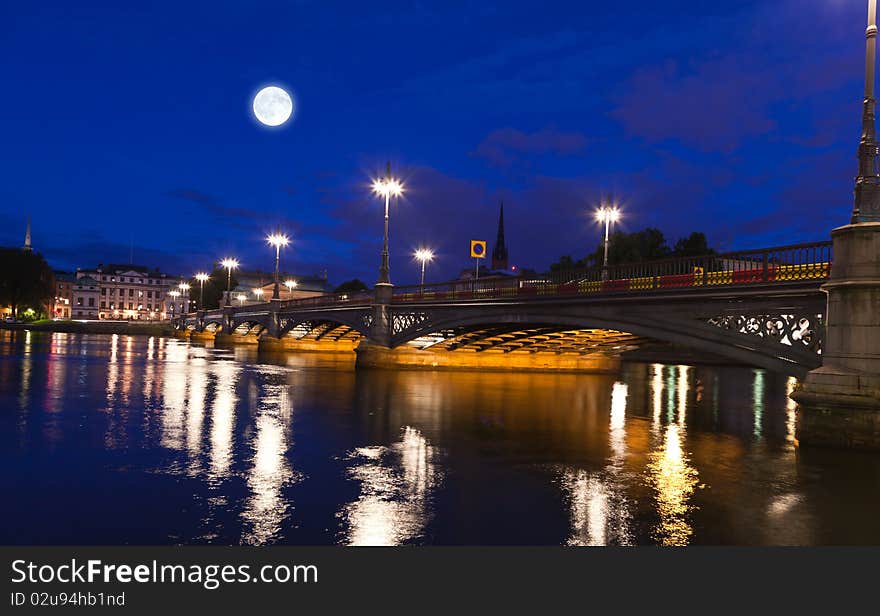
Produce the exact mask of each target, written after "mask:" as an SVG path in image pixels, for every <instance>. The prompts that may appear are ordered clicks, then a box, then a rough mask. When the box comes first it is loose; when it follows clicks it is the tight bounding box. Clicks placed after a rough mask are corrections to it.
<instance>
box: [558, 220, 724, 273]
mask: <svg viewBox="0 0 880 616" xmlns="http://www.w3.org/2000/svg"><path fill="white" fill-rule="evenodd" d="M710 254H715V251H714V250H712V248H710V247H709V242H708V241H707V240H706V235H705V234H703V233H700V232H698V231H694V232H693V233H691V234H690V235H689V236H688V237H685V238H681V239H679V240H678V241H677V242H675V247H674V248H672V249H670V248H669V245H668V244H667V243H666V238H665V237H664V236H663V232H662V231H660V230H659V229H654V228H648V229H643V230H642V231H636V232H635V233H624V232H623V231H615V232H613V233H612V234H611V235H610V236H609V238H608V263H609V264H610V265H616V264H619V263H639V262H642V261H654V260H656V259H665V258H667V257H698V256H702V255H710ZM604 260H605V246H604V244H603V243H601V242H600V243H599V245H598V246H597V247H596V250H594V251H593V252H592V253H590V254H588V255H587V256H586V257H584V258H583V259H578V260H577V261H575V260H574V259H572V258H571V256H570V255H564V256H562V257H560V258H559V260H558V261H556V262H555V263H551V264H550V271H551V272H559V271H565V270H572V269H584V268H588V267H601V265H602V263H603V262H604Z"/></svg>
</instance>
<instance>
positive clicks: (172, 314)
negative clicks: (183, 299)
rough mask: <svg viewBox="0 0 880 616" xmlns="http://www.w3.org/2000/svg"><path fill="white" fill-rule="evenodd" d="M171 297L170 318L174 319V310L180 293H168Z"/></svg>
mask: <svg viewBox="0 0 880 616" xmlns="http://www.w3.org/2000/svg"><path fill="white" fill-rule="evenodd" d="M168 295H170V296H171V298H172V299H171V318H172V319H173V318H174V309H175V308H176V307H177V298H178V297H180V291H168Z"/></svg>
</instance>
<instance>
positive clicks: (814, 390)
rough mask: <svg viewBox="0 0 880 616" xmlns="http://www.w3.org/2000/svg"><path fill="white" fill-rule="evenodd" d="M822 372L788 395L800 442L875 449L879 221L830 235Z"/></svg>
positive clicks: (879, 432) (879, 397) (879, 367)
mask: <svg viewBox="0 0 880 616" xmlns="http://www.w3.org/2000/svg"><path fill="white" fill-rule="evenodd" d="M831 237H832V239H833V240H834V262H833V264H832V266H831V278H830V280H829V281H828V282H827V283H826V284H824V285H823V286H822V290H823V291H825V292H826V293H827V294H828V309H827V312H826V322H827V333H826V336H825V345H824V347H823V351H822V367H820V368H817V369H816V370H813V371H812V372H810V373H809V374H808V375H807V378H806V380H805V381H804V383H803V385H802V386H801V387H800V389H799V390H798V391H796V392H794V393H793V394H792V397H793V398H794V399H795V400H796V401H797V402H798V405H799V409H798V423H797V438H798V441H799V442H800V443H802V444H804V445H830V446H836V447H851V448H857V449H876V450H880V223H877V222H863V223H858V224H852V225H846V226H844V227H840V228H838V229H835V230H834V231H832V233H831Z"/></svg>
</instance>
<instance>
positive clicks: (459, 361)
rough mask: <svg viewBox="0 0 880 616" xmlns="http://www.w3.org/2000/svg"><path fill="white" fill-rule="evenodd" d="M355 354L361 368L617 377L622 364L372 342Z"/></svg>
mask: <svg viewBox="0 0 880 616" xmlns="http://www.w3.org/2000/svg"><path fill="white" fill-rule="evenodd" d="M355 352H356V353H357V361H356V362H355V366H356V367H357V368H390V369H427V370H480V371H489V372H584V373H599V374H615V373H617V372H619V371H620V363H621V359H620V357H619V356H611V355H605V354H602V353H592V354H589V355H581V354H578V353H550V352H537V353H530V352H512V353H505V352H503V351H497V352H492V351H483V352H474V351H470V352H468V351H462V350H458V351H446V350H441V351H431V350H429V349H424V350H423V349H416V348H413V347H411V346H407V345H403V346H399V347H396V348H393V349H389V348H388V347H386V346H382V345H379V344H375V343H373V342H370V341H368V340H362V341H361V343H360V344H359V345H358V347H357V348H356V349H355Z"/></svg>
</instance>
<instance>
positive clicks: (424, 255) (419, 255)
mask: <svg viewBox="0 0 880 616" xmlns="http://www.w3.org/2000/svg"><path fill="white" fill-rule="evenodd" d="M413 256H414V257H415V259H416V261H421V263H422V276H421V279H420V282H419V287H420V290H424V287H425V264H426V263H428V262H429V261H433V260H434V252H433V251H431V250H429V249H427V248H419V249H418V250H417V251H415V253H414V254H413Z"/></svg>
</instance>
